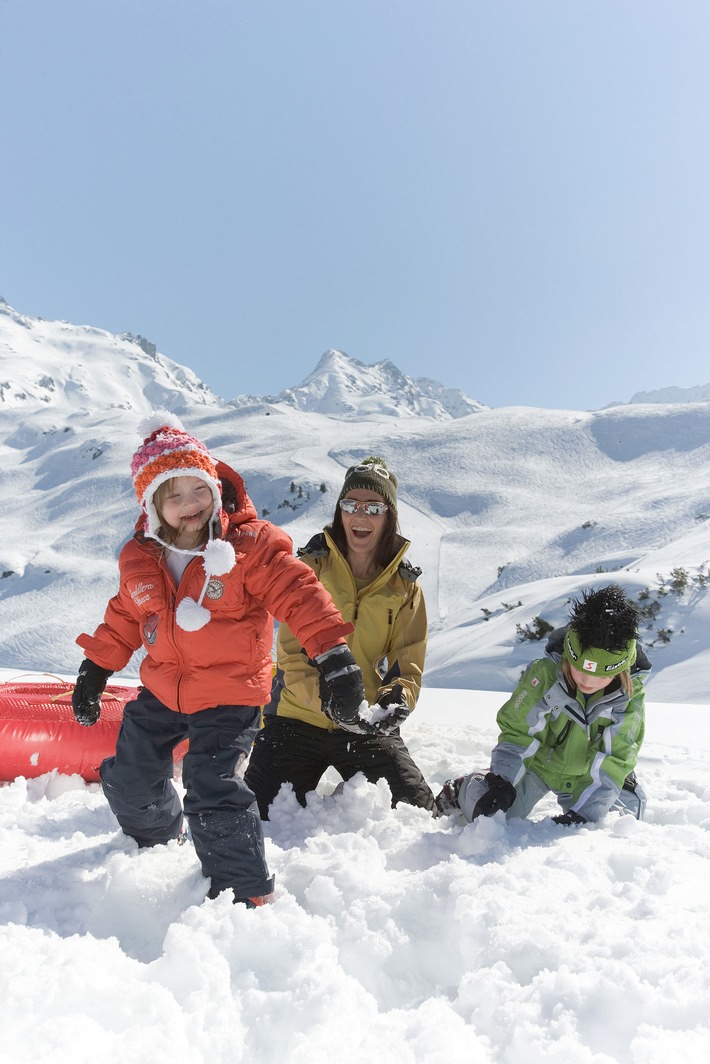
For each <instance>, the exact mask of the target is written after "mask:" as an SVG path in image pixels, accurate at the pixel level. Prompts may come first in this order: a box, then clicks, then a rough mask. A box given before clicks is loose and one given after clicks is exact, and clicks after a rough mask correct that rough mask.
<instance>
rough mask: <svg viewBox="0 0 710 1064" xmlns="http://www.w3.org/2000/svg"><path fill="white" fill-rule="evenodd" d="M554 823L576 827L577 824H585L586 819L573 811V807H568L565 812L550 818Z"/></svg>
mask: <svg viewBox="0 0 710 1064" xmlns="http://www.w3.org/2000/svg"><path fill="white" fill-rule="evenodd" d="M552 819H553V820H554V822H555V823H556V824H562V826H563V827H565V828H571V827H573V826H575V827H576V825H577V824H587V823H588V821H587V820H586V819H585V818H584V817H583V816H581V815H580V814H579V813H575V811H574V809H570V810H569V812H567V813H558V815H557V816H553V818H552Z"/></svg>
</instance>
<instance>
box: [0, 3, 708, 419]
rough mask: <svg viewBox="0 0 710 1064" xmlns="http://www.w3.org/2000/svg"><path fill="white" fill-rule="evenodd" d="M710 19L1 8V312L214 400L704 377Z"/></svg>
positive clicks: (323, 9)
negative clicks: (356, 363) (52, 322)
mask: <svg viewBox="0 0 710 1064" xmlns="http://www.w3.org/2000/svg"><path fill="white" fill-rule="evenodd" d="M709 56H710V5H709V4H708V3H707V0H662V2H658V0H517V2H511V0H487V2H479V0H427V2H424V0H268V2H265V0H246V2H244V0H203V2H200V3H196V2H186V0H120V2H118V0H100V2H96V0H83V2H82V0H61V2H56V0H0V97H1V98H2V101H3V103H2V109H1V111H0V131H1V133H0V135H1V143H2V149H3V158H4V162H3V166H2V168H1V171H0V196H1V199H0V202H2V205H3V225H2V248H1V250H0V267H1V268H0V294H2V295H3V296H4V297H5V299H6V300H7V301H8V302H9V303H11V304H12V305H13V306H15V307H16V308H17V309H18V310H20V311H22V312H24V313H26V314H31V315H39V316H42V317H45V318H63V319H66V320H69V321H73V322H78V323H83V324H88V325H95V326H99V327H101V328H105V329H108V330H110V331H112V332H124V331H130V332H134V333H140V334H142V335H144V336H146V337H148V338H149V339H150V340H152V341H153V342H154V343H156V344H157V346H158V349H159V350H160V351H162V352H163V353H164V354H165V355H168V356H169V357H170V358H172V359H174V360H175V361H177V362H180V363H182V364H184V365H188V366H190V367H191V368H192V369H193V370H195V372H196V373H197V374H198V375H199V376H200V377H201V378H202V379H203V380H204V381H206V383H208V384H209V385H210V386H211V387H212V388H213V389H214V390H215V391H217V392H218V393H219V394H220V395H222V396H224V397H225V398H229V397H231V396H233V395H236V394H243V393H252V394H268V393H273V392H277V391H279V390H281V389H282V388H284V387H287V386H289V385H293V384H297V383H299V382H300V381H301V380H302V379H303V378H304V377H305V376H306V375H307V374H308V373H309V372H310V371H311V370H312V369H313V368H314V367H315V365H316V363H317V361H318V359H319V358H320V355H321V354H322V352H323V351H324V350H326V349H327V348H329V347H337V348H340V349H341V350H343V351H346V352H347V353H348V354H349V355H352V356H354V357H355V358H358V359H360V360H361V361H363V362H365V363H372V362H375V361H379V360H380V359H383V358H389V359H391V360H392V361H393V362H394V363H395V364H396V365H397V366H398V367H399V368H400V369H401V370H402V371H403V372H405V373H407V374H408V375H410V376H413V377H417V376H430V377H433V378H435V379H437V380H440V381H441V382H442V383H444V384H446V385H449V386H452V387H458V388H461V389H462V390H463V391H465V392H466V393H467V394H468V395H470V396H472V397H473V398H476V399H480V400H481V401H482V402H484V403H487V404H489V405H491V406H505V405H520V404H522V405H532V406H546V407H569V408H572V409H593V408H596V407H599V406H603V405H605V404H606V403H609V402H612V401H614V400H624V399H628V398H630V397H631V395H632V394H633V393H634V392H636V391H639V390H648V389H652V388H660V387H664V386H667V385H677V386H680V387H690V386H692V385H695V384H704V383H707V382H708V380H710V371H709V370H708V368H707V367H708V353H709V347H710V345H709V343H708V341H709V339H710V303H709V300H708V296H709V295H710V204H709V199H708V189H709V188H710V142H709V140H708V114H710V62H708V58H709Z"/></svg>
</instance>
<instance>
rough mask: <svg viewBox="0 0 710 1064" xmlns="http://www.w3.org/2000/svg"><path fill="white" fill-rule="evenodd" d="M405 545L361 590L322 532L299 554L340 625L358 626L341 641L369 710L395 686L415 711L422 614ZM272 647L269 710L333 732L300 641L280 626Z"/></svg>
mask: <svg viewBox="0 0 710 1064" xmlns="http://www.w3.org/2000/svg"><path fill="white" fill-rule="evenodd" d="M409 546H410V544H409V541H408V540H406V539H400V544H399V550H398V552H397V555H396V557H395V558H394V559H393V561H392V562H390V564H389V565H388V566H387V568H386V569H384V570H383V571H382V572H381V573H380V574H379V575H378V576H376V577H375V579H374V580H373V581H372V583H370V584H368V585H367V586H366V587H364V588H361V590H360V591H358V589H357V587H356V584H355V579H354V577H353V574H352V571H351V569H350V566H349V565H348V563H347V561H346V560H345V558H344V557H343V556H342V554H341V553H340V551H339V550H338V548H337V547H336V545H335V543H334V542H333V540H332V539H331V538H330V536H329V534H328V533H327V532H322V533H319V534H318V535H316V536H314V537H313V539H311V541H310V542H309V543H308V545H307V546H306V547H302V548H301V549H300V550H299V551H298V552H297V553H298V556H299V557H300V558H301V560H302V561H304V562H305V563H306V564H307V565H309V566H310V567H311V568H312V569H313V570H314V572H315V574H316V576H317V577H318V579H319V580H320V581H321V583H322V584H323V587H324V588H325V589H326V590H327V591H329V592H330V595H331V597H332V599H333V602H334V603H335V605H336V606H337V608H338V610H339V611H340V613H341V615H342V618H343V620H344V621H345V622H346V623H347V622H348V621H351V622H352V623H353V625H354V626H355V630H354V632H352V634H351V635H348V636H346V637H345V638H346V641H347V643H348V646H349V647H350V649H351V651H352V653H353V655H354V657H355V660H356V661H357V663H358V665H359V666H360V668H361V669H362V675H363V680H364V683H365V695H366V697H367V701H368V702H369V703H370V705H373V704H374V703H375V702H377V701H378V699H379V698H381V697H382V696H383V695H385V694H387V692H388V691H390V690H391V689H392V688H393V687H394V686H395V685H396V684H399V685H400V686H401V688H402V691H403V694H404V698H405V700H406V702H407V705H408V706H409V707H410V709H413V708H414V706H415V704H416V701H417V698H418V697H419V691H420V689H421V683H422V670H423V668H424V657H425V654H426V643H427V616H426V607H425V604H424V595H423V593H422V589H421V588H420V586H419V584H418V583H417V578H418V576H419V575H420V573H421V570H420V569H417V568H415V567H414V566H412V565H411V564H410V563H409V562H408V561H405V558H404V555H405V554H406V552H407V550H408V549H409ZM276 646H277V655H276V666H277V671H276V678H275V680H274V686H273V690H272V701H271V705H270V706H269V707H268V708H267V710H266V712H267V713H269V712H271V713H274V712H276V713H277V715H278V716H280V717H290V718H292V719H295V720H301V721H304V722H306V723H307V724H314V725H315V726H316V727H318V728H328V729H331V730H332V729H334V728H336V727H337V725H335V724H333V722H332V721H331V720H329V719H328V717H326V716H325V714H324V713H323V712H322V710H321V704H320V697H319V694H318V672H317V670H316V669H315V668H313V666H311V665H309V663H308V658H307V657H306V655H305V654H304V653H303V652H302V650H301V644H300V643H299V642H298V640H297V639H296V637H295V636H294V635H293V633H292V632H291V631H290V629H289V628H288V627H287V626H286V625H285V624H281V625H280V626H279V632H278V638H277V644H276Z"/></svg>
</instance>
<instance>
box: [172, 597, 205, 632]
mask: <svg viewBox="0 0 710 1064" xmlns="http://www.w3.org/2000/svg"><path fill="white" fill-rule="evenodd" d="M209 619H210V611H209V610H208V609H205V607H204V606H200V605H199V604H198V603H197V602H195V600H194V599H191V598H184V599H183V600H182V602H181V603H180V605H179V606H178V608H177V610H176V611H175V620H176V622H177V626H178V628H182V630H183V632H199V630H200V628H204V627H205V625H206V624H207V623H208V621H209Z"/></svg>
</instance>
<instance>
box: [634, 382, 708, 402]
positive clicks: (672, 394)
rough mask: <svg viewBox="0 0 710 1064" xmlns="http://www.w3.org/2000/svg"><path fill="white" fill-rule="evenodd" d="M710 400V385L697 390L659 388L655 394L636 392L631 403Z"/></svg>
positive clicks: (696, 388) (699, 386)
mask: <svg viewBox="0 0 710 1064" xmlns="http://www.w3.org/2000/svg"><path fill="white" fill-rule="evenodd" d="M708 400H710V384H700V385H697V386H696V387H695V388H658V389H657V390H656V391H655V392H636V393H635V394H634V395H632V396H631V398H630V399H629V402H630V403H702V402H707V401H708Z"/></svg>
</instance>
